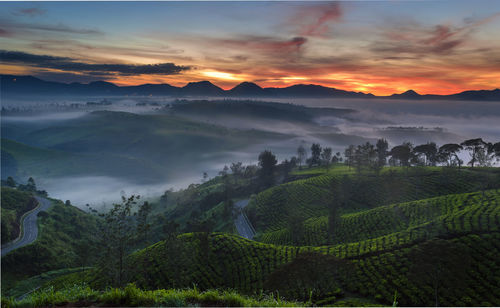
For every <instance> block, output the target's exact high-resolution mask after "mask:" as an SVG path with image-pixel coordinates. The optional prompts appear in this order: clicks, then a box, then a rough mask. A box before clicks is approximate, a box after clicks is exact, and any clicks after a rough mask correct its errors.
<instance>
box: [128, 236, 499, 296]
mask: <svg viewBox="0 0 500 308" xmlns="http://www.w3.org/2000/svg"><path fill="white" fill-rule="evenodd" d="M458 233H461V232H458ZM182 239H183V242H184V244H185V245H187V246H188V247H189V248H190V249H193V251H194V252H193V253H194V255H193V258H192V260H191V262H189V264H186V267H185V268H182V271H183V276H184V278H185V281H186V282H187V281H190V282H193V281H195V282H196V286H197V287H198V288H200V289H202V290H203V289H213V288H230V289H236V290H238V291H239V292H242V293H246V294H258V293H259V292H261V291H263V290H264V291H268V292H270V291H273V290H269V289H266V285H267V280H268V278H269V277H270V275H271V274H272V273H273V272H274V271H275V270H277V269H279V268H280V266H283V265H285V264H289V262H291V261H293V260H294V259H295V258H297V256H298V255H299V254H302V253H308V252H309V253H310V252H317V253H321V254H323V255H334V256H338V257H343V258H348V260H349V264H350V266H351V272H352V274H351V275H350V276H349V277H350V278H348V279H345V280H342V281H339V284H340V285H342V289H341V290H337V292H336V293H337V294H338V295H337V296H338V297H337V298H333V299H331V301H328V298H326V299H325V298H314V300H315V301H318V302H321V303H323V304H328V303H332V302H334V301H335V300H338V299H340V298H342V297H343V296H344V294H350V296H357V297H361V298H369V299H375V300H377V301H378V302H379V303H381V304H390V303H391V301H392V298H393V294H394V292H395V291H397V292H398V294H399V297H398V301H399V303H400V304H401V305H424V306H425V305H433V301H434V293H433V288H432V286H431V285H430V284H425V283H422V282H421V281H419V280H418V278H415V279H414V278H412V276H411V275H409V273H410V272H411V270H412V264H411V261H410V260H411V256H412V253H413V251H414V250H415V249H417V248H419V247H420V246H421V245H423V244H425V243H428V242H418V243H416V244H415V245H411V244H407V245H403V243H400V244H399V245H398V246H397V247H394V246H391V245H387V246H384V245H378V246H376V245H375V246H372V245H370V246H367V244H366V243H359V244H357V245H356V246H354V245H351V246H330V247H310V246H309V247H292V246H276V245H271V244H263V243H258V242H255V241H249V240H245V239H243V238H241V237H238V236H235V235H227V234H211V235H210V236H209V237H208V240H209V241H208V250H207V251H206V252H204V250H203V248H201V246H202V245H200V241H199V239H198V235H197V234H188V235H184V236H183V237H182ZM445 242H449V243H452V244H454V245H458V246H457V247H459V248H460V251H461V252H462V254H463V256H470V257H471V260H472V261H471V263H470V264H468V265H465V264H462V265H463V266H466V268H465V269H466V278H465V280H464V283H465V292H461V289H458V288H452V287H449V286H450V283H448V284H446V283H445V286H447V288H443V289H442V291H441V292H440V302H441V304H442V305H448V306H456V305H458V306H463V305H485V304H489V305H499V304H500V298H498V296H497V295H495V294H498V291H500V288H499V285H498V281H499V279H500V265H499V264H498V262H496V261H495V260H496V256H497V255H498V253H500V233H499V232H491V233H490V234H483V233H482V232H477V234H467V235H457V236H454V237H451V238H450V236H448V237H447V240H446V241H445ZM367 248H369V251H368V249H367ZM166 249H168V248H167V245H166V243H164V242H160V243H157V244H156V245H153V246H151V247H149V248H147V249H145V250H142V251H140V252H137V253H135V254H134V255H132V256H131V258H130V260H129V262H131V263H133V264H134V267H133V269H132V276H131V277H130V279H131V280H132V281H135V282H136V283H137V284H138V286H140V287H143V288H147V289H155V288H171V287H188V286H189V284H188V283H186V284H183V283H182V282H181V281H175V280H173V278H172V276H170V277H169V273H174V272H175V271H176V270H178V269H175V268H173V267H172V266H171V264H170V263H169V261H168V260H166V259H165V255H166V254H167V255H168V253H167V252H166ZM207 256H208V257H207ZM477 269H479V270H477ZM451 270H453V269H451ZM145 277H147V278H145ZM451 284H452V285H453V283H451ZM306 287H307V286H304V288H306ZM311 290H313V292H315V291H314V289H311ZM274 291H276V290H274ZM278 291H279V290H278ZM287 292H288V293H289V294H292V295H291V298H294V299H296V300H301V299H302V300H307V299H308V298H307V293H308V292H305V291H304V289H296V290H293V289H292V290H291V289H289V288H288V289H287Z"/></svg>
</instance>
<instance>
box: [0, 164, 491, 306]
mask: <svg viewBox="0 0 500 308" xmlns="http://www.w3.org/2000/svg"><path fill="white" fill-rule="evenodd" d="M293 178H295V180H294V179H293ZM291 179H292V180H291V181H290V182H288V183H285V184H281V185H278V186H275V187H272V188H270V189H267V190H265V191H263V192H261V193H259V194H257V195H256V196H255V197H254V198H253V201H251V205H249V207H250V206H252V207H251V208H250V209H249V213H252V211H254V212H253V213H257V214H259V213H266V212H265V211H271V210H272V209H273V207H274V211H275V212H274V213H280V214H281V215H279V216H278V215H273V216H272V217H265V214H259V215H262V216H260V217H259V218H258V219H259V220H256V221H255V222H256V223H255V225H256V226H257V227H258V231H259V233H258V235H257V238H256V239H257V241H251V240H247V239H244V238H241V237H239V236H238V235H235V234H230V233H220V232H215V233H206V232H195V233H184V234H180V235H176V233H166V234H165V233H160V234H164V235H163V239H162V240H160V241H159V242H157V243H156V244H153V245H151V246H149V247H147V248H144V249H139V250H136V251H135V252H132V253H131V254H130V255H129V256H128V257H127V258H126V261H125V263H124V269H125V270H124V277H123V279H124V280H123V281H124V283H134V284H135V285H136V286H137V287H138V288H139V289H141V290H158V289H172V288H177V289H178V288H187V287H192V286H193V283H195V286H196V289H199V290H213V289H217V290H219V291H217V292H223V290H227V289H231V290H236V291H237V292H239V293H241V294H244V295H248V296H257V297H258V298H262V296H263V295H262V294H271V293H273V294H277V293H279V294H280V296H281V297H283V298H284V299H286V300H290V301H299V302H309V303H311V304H315V305H319V306H325V305H356V306H363V305H370V306H373V305H391V304H392V303H393V301H394V296H395V292H397V293H396V294H397V295H396V300H397V302H398V304H399V305H402V306H415V305H417V306H433V305H435V304H436V300H437V301H438V305H440V306H469V305H472V306H498V305H499V304H500V298H499V297H498V296H497V295H496V294H498V292H499V286H498V280H499V279H500V277H499V273H500V267H499V265H498V262H496V261H495V260H496V256H497V255H498V253H500V251H499V250H500V211H499V209H500V206H499V203H500V191H499V189H498V188H499V184H500V181H498V169H495V168H490V169H488V168H476V169H470V168H466V169H463V170H453V169H449V168H435V167H431V168H415V169H413V170H412V169H409V170H408V169H402V168H386V169H384V170H383V171H382V172H381V173H380V175H373V174H362V175H356V174H353V172H352V170H349V168H346V167H343V166H337V167H333V168H331V169H330V170H325V169H321V168H313V169H305V170H297V171H295V172H293V173H292V174H291ZM224 181H228V182H230V183H233V182H234V181H235V179H233V178H232V177H227V178H224V177H222V176H221V177H217V178H215V179H212V180H210V181H207V182H206V183H204V184H201V185H192V186H190V188H188V189H186V190H185V191H181V192H175V193H174V192H170V193H168V194H166V195H165V197H162V198H163V200H164V201H163V202H164V203H160V204H156V205H155V208H154V212H153V213H154V215H159V216H162V217H164V218H162V219H163V220H154V221H155V224H162V225H164V226H169V225H170V226H173V224H175V223H179V224H182V223H183V221H184V224H187V223H188V222H190V221H192V220H193V216H192V212H193V211H200V215H201V216H200V218H201V219H203V217H205V218H210V217H212V219H215V221H218V222H222V221H227V220H228V219H229V220H230V219H231V218H230V217H225V218H222V217H221V218H216V217H217V215H218V214H214V215H215V216H214V215H212V213H217V212H218V211H221V210H222V209H223V205H221V204H224V202H222V201H220V200H217V198H215V196H216V195H217V194H221V193H223V192H224V189H223V187H224ZM245 181H246V180H245V178H240V179H239V182H238V181H236V182H235V183H234V186H233V187H235V188H238V187H239V188H238V190H239V191H240V194H241V196H243V195H244V194H245V193H248V192H247V191H246V190H245V189H250V187H249V186H248V184H249V183H250V182H245ZM396 183H398V185H396ZM395 187H399V188H400V189H399V190H395V189H394V188H395ZM491 188H493V189H491ZM342 191H343V192H346V191H349V192H350V193H349V195H350V196H352V198H350V199H349V202H345V203H343V204H342V207H341V208H340V209H339V212H338V214H339V215H338V217H337V219H336V220H335V225H334V228H333V229H332V228H329V226H328V224H329V222H328V221H329V218H328V215H329V213H330V212H329V208H328V206H329V205H330V204H331V203H330V201H329V199H328V198H335V197H339V196H338V195H336V194H338V193H339V192H342ZM334 192H335V193H334ZM214 193H215V194H216V195H213V194H214ZM236 195H238V194H235V196H236ZM220 197H223V196H222V195H221V196H220ZM277 197H279V198H277ZM206 198H208V199H206ZM165 200H166V201H165ZM169 200H170V201H169ZM181 200H184V201H181ZM367 201H370V202H367ZM183 202H184V203H183ZM193 202H194V203H193ZM204 204H205V205H204ZM187 205H190V206H192V207H191V208H189V207H188V208H186V209H184V206H187ZM202 205H203V206H205V207H203V206H202ZM61 206H63V205H59V207H54V209H57V208H58V209H59V210H58V211H60V210H61V209H60V207H61ZM162 206H164V207H166V210H167V211H166V212H163V211H164V209H163V210H162ZM200 206H201V207H200ZM221 207H222V208H221ZM174 213H177V214H178V215H174ZM269 213H270V212H269ZM294 213H302V214H303V215H304V216H305V217H309V218H308V219H307V220H305V221H302V222H301V223H302V227H299V228H297V226H296V225H292V224H290V223H289V222H287V219H288V217H294ZM253 215H254V218H253V219H255V214H253ZM66 217H67V216H66ZM45 222H46V220H45ZM159 226H160V225H158V226H155V225H153V229H152V230H161V228H159ZM184 227H186V225H184ZM224 228H226V227H223V230H221V231H224V232H234V231H233V230H232V229H231V228H227V229H224ZM297 230H300V232H297ZM332 230H333V234H332V233H331V232H332ZM155 232H156V231H155ZM291 232H293V233H291ZM68 233H69V232H68ZM59 236H61V235H59ZM50 245H53V244H50ZM20 251H21V250H20ZM61 253H62V252H61ZM7 257H8V256H7ZM67 257H68V256H66V258H67ZM4 259H5V258H4ZM4 262H5V260H2V263H3V264H4ZM10 262H12V260H10ZM5 264H7V265H10V263H5ZM73 264H74V263H73ZM436 266H438V267H439V271H437V270H436V268H437V267H436ZM41 270H44V269H41ZM47 270H49V268H47ZM108 271H109V269H108V268H106V267H100V266H99V265H97V267H96V268H94V269H92V270H90V271H87V272H86V273H85V274H82V273H79V272H74V273H70V274H68V275H63V276H60V277H57V278H55V279H53V280H50V281H48V282H44V285H43V288H42V291H41V292H42V293H40V295H39V293H36V294H34V295H33V297H32V298H31V299H29V298H28V299H27V300H28V301H29V300H36V298H38V297H40V298H46V297H41V296H42V295H43V294H46V292H49V291H43V290H54V291H50V292H56V291H57V292H62V293H60V294H61V295H60V297H58V298H64V296H70V295H64V294H73V293H71V292H76V291H71V292H70V291H64V290H66V289H67V286H69V285H74V284H76V285H81V284H82V283H85V284H86V285H84V286H83V287H84V288H87V289H85V290H87V291H85V292H96V293H92V294H95V295H93V297H92V298H96V296H100V295H99V294H103V292H104V291H100V290H105V289H106V288H107V287H109V286H111V285H113V282H112V280H110V279H114V278H112V277H110V276H109V275H108ZM325 273H328V274H327V275H325ZM436 273H439V274H438V275H437V274H436ZM27 276H28V275H25V276H23V277H27ZM19 277H20V276H19ZM429 277H431V278H432V277H434V279H430V278H429ZM87 286H88V287H87ZM45 288H49V289H45ZM50 288H53V289H50ZM436 290H437V291H436ZM44 292H45V293H44ZM65 292H66V293H65ZM68 292H69V293H68ZM78 292H80V291H78ZM116 292H117V293H116V294H118V293H120V292H123V291H118V290H117V291H116ZM134 292H136V294H142V293H141V292H144V291H140V290H137V291H134ZM155 292H160V291H155ZM162 292H163V291H162ZM86 294H87V293H86ZM120 294H121V293H120ZM148 294H149V293H148ZM259 294H260V295H259ZM37 296H38V297H37ZM82 296H83V295H82ZM68 301H69V302H70V301H71V300H68ZM19 303H21V302H19ZM14 304H17V303H14ZM220 304H222V303H220Z"/></svg>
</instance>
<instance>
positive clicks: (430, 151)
mask: <svg viewBox="0 0 500 308" xmlns="http://www.w3.org/2000/svg"><path fill="white" fill-rule="evenodd" d="M413 153H414V155H415V156H416V157H420V155H424V156H425V160H424V165H426V166H435V165H436V161H437V154H438V149H437V146H436V144H435V143H434V142H428V143H427V144H421V145H418V146H416V147H415V148H414V149H413Z"/></svg>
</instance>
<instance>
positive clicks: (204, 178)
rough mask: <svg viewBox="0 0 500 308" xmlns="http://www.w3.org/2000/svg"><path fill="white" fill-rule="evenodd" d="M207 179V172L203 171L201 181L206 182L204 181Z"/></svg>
mask: <svg viewBox="0 0 500 308" xmlns="http://www.w3.org/2000/svg"><path fill="white" fill-rule="evenodd" d="M207 179H208V173H206V172H203V180H202V181H203V182H206V181H207Z"/></svg>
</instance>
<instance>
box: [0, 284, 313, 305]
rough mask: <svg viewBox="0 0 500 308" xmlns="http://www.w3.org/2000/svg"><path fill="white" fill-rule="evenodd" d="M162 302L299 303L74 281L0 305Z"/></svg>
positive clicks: (225, 293)
mask: <svg viewBox="0 0 500 308" xmlns="http://www.w3.org/2000/svg"><path fill="white" fill-rule="evenodd" d="M65 305H69V306H94V305H96V306H122V307H141V306H163V307H186V306H190V307H193V306H194V307H196V306H220V307H299V306H303V304H301V303H298V302H290V301H284V300H282V299H281V298H279V297H274V296H272V295H265V296H260V297H259V298H254V297H249V296H244V295H241V294H238V293H237V292H235V291H227V290H207V291H203V292H201V291H199V290H197V289H182V290H175V289H170V290H165V289H159V290H152V291H149V290H141V289H138V288H137V287H136V286H135V285H133V284H129V285H128V286H126V287H125V288H123V289H120V288H113V289H108V290H106V291H96V290H93V289H91V288H90V287H89V286H88V285H85V284H82V285H74V286H72V287H70V288H66V289H63V290H58V291H56V290H54V288H47V289H45V290H41V291H38V292H35V293H34V294H33V295H30V296H28V297H27V298H26V299H23V300H20V301H16V300H13V299H11V298H2V307H6V308H8V307H42V306H65Z"/></svg>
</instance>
